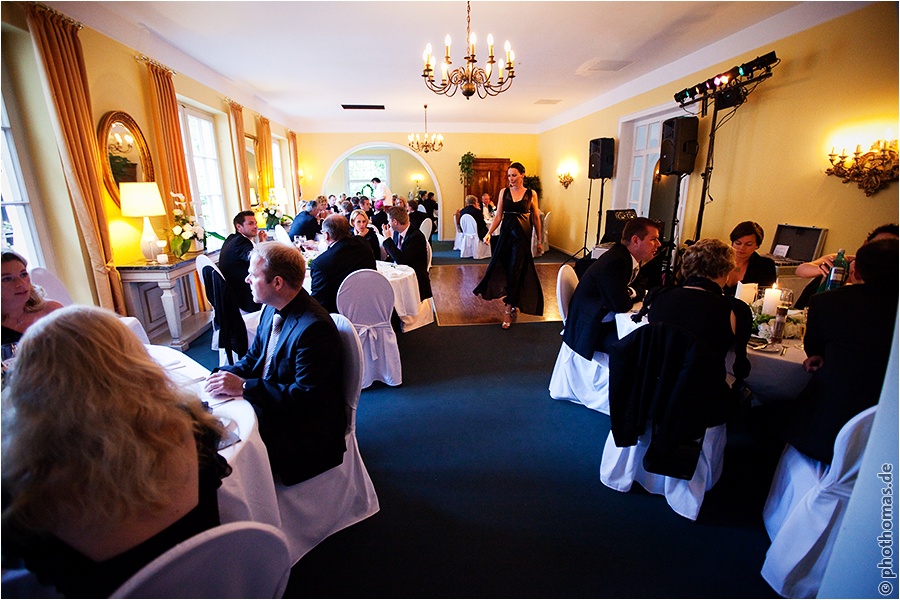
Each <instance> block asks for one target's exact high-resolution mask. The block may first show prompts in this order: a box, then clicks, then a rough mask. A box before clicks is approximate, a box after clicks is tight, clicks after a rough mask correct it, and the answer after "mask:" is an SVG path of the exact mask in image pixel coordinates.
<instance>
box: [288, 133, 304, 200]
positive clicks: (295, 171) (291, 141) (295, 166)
mask: <svg viewBox="0 0 900 600" xmlns="http://www.w3.org/2000/svg"><path fill="white" fill-rule="evenodd" d="M287 139H288V154H290V162H291V187H292V189H293V190H294V214H297V204H298V203H299V202H300V198H302V197H303V189H302V188H301V187H300V163H299V158H298V156H297V134H296V133H294V132H293V131H290V130H289V131H288V132H287Z"/></svg>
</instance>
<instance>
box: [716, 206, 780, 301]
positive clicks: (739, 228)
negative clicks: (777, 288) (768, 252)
mask: <svg viewBox="0 0 900 600" xmlns="http://www.w3.org/2000/svg"><path fill="white" fill-rule="evenodd" d="M763 235H764V233H763V228H762V227H760V226H759V223H754V222H753V221H743V222H742V223H738V224H737V225H736V226H735V228H734V229H733V230H732V231H731V247H732V248H734V254H735V258H736V259H737V266H736V267H735V268H734V271H732V272H731V273H729V274H728V281H727V282H726V283H725V285H724V286H723V289H724V290H725V295H726V296H734V293H735V291H737V284H738V282H741V283H758V284H759V287H769V286H771V285H772V284H774V283H775V280H776V279H778V275H777V269H776V267H775V261H774V260H772V259H771V258H769V257H767V256H760V255H759V254H757V253H756V250H757V249H758V248H759V247H760V246H761V245H762V242H763Z"/></svg>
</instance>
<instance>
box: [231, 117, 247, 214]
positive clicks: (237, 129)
mask: <svg viewBox="0 0 900 600" xmlns="http://www.w3.org/2000/svg"><path fill="white" fill-rule="evenodd" d="M228 124H229V125H230V126H231V150H232V152H233V153H234V166H235V168H236V169H237V179H238V193H239V194H240V200H241V210H250V165H248V164H247V146H246V144H247V142H246V141H245V139H244V108H243V107H242V106H241V105H240V104H238V103H237V102H228Z"/></svg>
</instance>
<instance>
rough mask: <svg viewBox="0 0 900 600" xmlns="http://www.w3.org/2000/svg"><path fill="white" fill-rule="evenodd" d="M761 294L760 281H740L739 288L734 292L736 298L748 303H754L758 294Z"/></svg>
mask: <svg viewBox="0 0 900 600" xmlns="http://www.w3.org/2000/svg"><path fill="white" fill-rule="evenodd" d="M758 294H759V284H758V283H742V282H740V281H738V284H737V290H735V292H734V296H735V298H738V299H740V300H743V301H744V302H746V303H747V305H751V304H753V301H754V300H756V296H757V295H758Z"/></svg>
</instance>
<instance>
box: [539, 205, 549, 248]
mask: <svg viewBox="0 0 900 600" xmlns="http://www.w3.org/2000/svg"><path fill="white" fill-rule="evenodd" d="M541 244H542V245H543V246H544V252H546V251H547V250H548V249H549V244H550V211H549V210H548V211H547V212H546V213H545V214H544V218H543V219H542V221H541Z"/></svg>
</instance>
